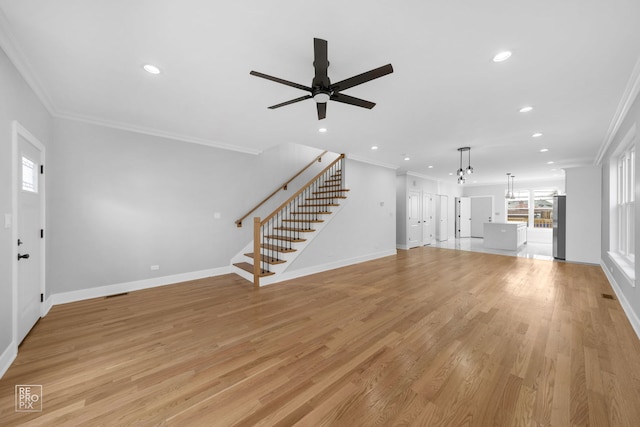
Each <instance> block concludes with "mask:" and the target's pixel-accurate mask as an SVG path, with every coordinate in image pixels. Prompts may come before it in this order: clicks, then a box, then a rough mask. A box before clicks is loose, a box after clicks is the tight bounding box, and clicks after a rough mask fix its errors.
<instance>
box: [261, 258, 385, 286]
mask: <svg viewBox="0 0 640 427" xmlns="http://www.w3.org/2000/svg"><path fill="white" fill-rule="evenodd" d="M392 255H397V251H396V250H395V249H392V250H388V251H384V252H376V253H373V254H368V255H363V256H359V257H354V258H349V259H343V260H340V261H335V262H330V263H328V264H322V265H314V266H312V267H307V268H301V269H300V270H294V271H285V272H284V273H282V274H279V275H276V276H269V277H263V278H262V279H260V286H261V287H262V286H267V285H272V284H274V283H279V282H284V281H285V280H291V279H297V278H298V277H303V276H308V275H310V274H316V273H322V272H323V271H328V270H334V269H336V268H340V267H347V266H349V265H353V264H360V263H361V262H366V261H372V260H374V259H378V258H384V257H387V256H392ZM269 279H270V280H269Z"/></svg>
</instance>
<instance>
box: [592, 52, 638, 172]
mask: <svg viewBox="0 0 640 427" xmlns="http://www.w3.org/2000/svg"><path fill="white" fill-rule="evenodd" d="M638 93H640V57H639V58H638V60H637V61H636V65H635V66H634V67H633V71H632V72H631V77H629V81H628V82H627V86H626V87H625V89H624V92H623V94H622V99H621V100H620V103H619V104H618V108H617V110H616V113H615V114H614V116H613V119H612V120H611V123H610V124H609V129H608V130H607V133H606V135H605V137H604V141H603V142H602V145H601V146H600V150H598V154H597V156H596V159H595V162H594V164H595V165H599V164H601V163H602V160H603V158H604V154H605V153H606V152H607V150H608V149H609V146H611V143H612V142H613V140H614V139H615V137H616V136H617V135H618V130H620V126H621V125H622V122H623V121H624V119H625V118H626V117H627V114H628V113H629V110H630V109H631V106H632V105H633V103H634V102H635V100H636V98H637V97H638Z"/></svg>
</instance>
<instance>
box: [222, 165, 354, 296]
mask: <svg viewBox="0 0 640 427" xmlns="http://www.w3.org/2000/svg"><path fill="white" fill-rule="evenodd" d="M343 165H344V154H342V155H340V156H339V157H338V158H337V159H336V160H335V161H334V162H332V163H331V164H330V165H329V166H327V167H326V168H325V169H323V170H322V171H321V172H320V173H319V174H318V175H316V176H315V177H314V178H313V179H312V180H310V181H309V182H308V183H307V184H306V185H305V186H303V187H302V188H301V189H300V190H298V191H297V192H296V193H295V194H293V195H292V196H291V197H290V198H289V199H288V200H287V201H285V202H284V203H283V204H282V205H280V206H279V207H278V208H277V209H276V210H275V211H274V212H273V213H271V214H270V215H268V216H267V217H266V218H265V219H263V220H261V219H260V218H259V217H255V218H254V233H253V234H254V240H253V242H251V244H249V245H247V247H246V249H245V250H244V251H242V252H243V257H244V259H243V260H242V261H239V262H236V263H234V264H233V265H234V267H236V273H238V274H239V275H240V276H242V277H244V278H246V279H247V280H250V281H252V282H253V283H254V286H255V287H259V286H260V284H261V279H267V278H268V279H267V280H268V283H273V282H276V281H278V280H277V279H276V278H275V277H273V276H276V275H278V274H281V273H283V272H284V271H285V270H286V269H287V268H288V266H289V265H290V264H291V262H292V261H293V260H294V259H295V258H296V257H297V256H299V255H300V253H301V252H302V251H303V250H304V248H306V247H307V245H308V244H309V243H310V242H311V241H312V240H313V238H314V237H315V236H316V235H317V234H318V233H319V232H320V231H321V230H322V229H323V228H324V226H326V224H327V223H328V222H329V221H330V220H331V218H332V215H335V213H336V212H337V211H338V210H339V209H340V206H341V203H340V202H342V201H343V200H344V199H346V198H347V197H346V194H347V192H348V191H349V190H348V189H346V188H344V178H343V175H342V171H343ZM267 280H263V281H262V284H267Z"/></svg>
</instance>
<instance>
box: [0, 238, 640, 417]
mask: <svg viewBox="0 0 640 427" xmlns="http://www.w3.org/2000/svg"><path fill="white" fill-rule="evenodd" d="M602 293H609V294H611V293H612V290H611V288H610V286H609V284H608V282H607V280H606V278H605V276H604V274H603V273H602V271H601V269H600V267H597V266H588V265H577V264H569V263H558V262H551V261H541V260H530V259H522V258H516V257H508V256H499V255H490V254H482V253H474V252H461V251H452V250H448V249H437V248H428V247H425V248H418V249H412V250H410V251H401V252H399V254H398V255H397V256H392V257H387V258H383V259H380V260H376V261H372V262H367V263H363V264H359V265H356V266H351V267H346V268H342V269H338V270H334V271H331V272H326V273H322V274H317V275H313V276H308V277H305V278H301V279H298V280H293V281H290V282H287V283H282V284H276V285H271V286H268V287H265V288H262V289H260V290H257V291H254V290H253V289H252V284H251V283H249V282H246V281H244V280H243V279H240V278H238V277H237V276H234V275H227V276H221V277H215V278H210V279H204V280H198V281H194V282H188V283H183V284H178V285H172V286H166V287H161V288H156V289H149V290H143V291H138V292H133V293H130V294H128V295H125V296H119V297H114V298H106V299H105V298H101V299H94V300H88V301H82V302H77V303H72V304H66V305H61V306H55V307H53V309H52V310H51V312H50V313H49V315H48V316H47V317H46V318H44V319H42V320H41V321H40V322H39V323H38V325H37V326H36V327H35V329H34V330H33V331H32V332H31V334H30V335H29V336H28V337H27V339H26V340H25V342H24V343H23V345H22V347H21V348H20V352H19V355H18V358H17V360H16V361H15V363H14V365H13V366H12V367H11V368H10V369H9V370H8V372H7V373H6V374H5V376H4V378H3V379H2V380H0V425H3V426H12V425H22V424H23V423H24V424H26V425H46V426H75V425H78V426H93V425H105V426H120V425H141V426H155V425H182V426H199V425H203V426H204V425H206V426H228V425H246V426H253V425H269V426H271V425H283V426H289V425H307V426H319V425H331V426H371V425H380V426H393V425H416V426H418V425H422V426H440V425H452V426H458V425H477V426H548V425H552V426H562V427H564V426H572V425H575V426H587V425H589V426H607V425H610V426H638V425H640V341H639V340H638V338H637V337H636V335H635V334H634V332H633V330H632V328H631V326H630V324H629V322H628V320H627V319H626V317H625V315H624V313H623V311H622V309H621V307H620V304H619V302H618V301H616V300H608V299H604V298H602V296H601V294H602ZM16 384H42V385H43V395H44V396H43V412H42V413H35V414H34V413H16V412H15V411H14V386H15V385H16Z"/></svg>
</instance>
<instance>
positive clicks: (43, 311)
mask: <svg viewBox="0 0 640 427" xmlns="http://www.w3.org/2000/svg"><path fill="white" fill-rule="evenodd" d="M51 307H53V298H51V295H49V298H47V299H46V300H44V303H43V304H42V307H41V308H40V317H44V316H46V315H47V314H49V310H51Z"/></svg>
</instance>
